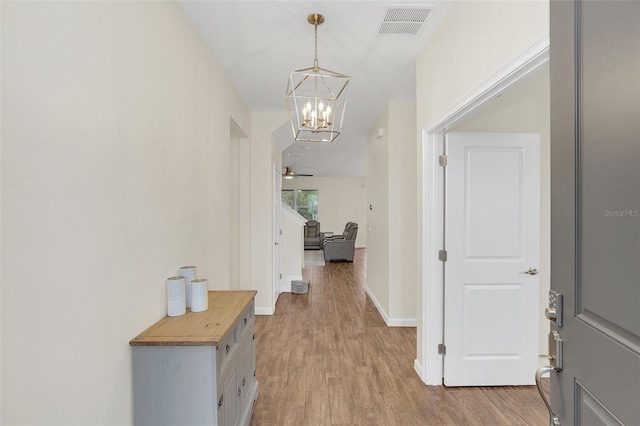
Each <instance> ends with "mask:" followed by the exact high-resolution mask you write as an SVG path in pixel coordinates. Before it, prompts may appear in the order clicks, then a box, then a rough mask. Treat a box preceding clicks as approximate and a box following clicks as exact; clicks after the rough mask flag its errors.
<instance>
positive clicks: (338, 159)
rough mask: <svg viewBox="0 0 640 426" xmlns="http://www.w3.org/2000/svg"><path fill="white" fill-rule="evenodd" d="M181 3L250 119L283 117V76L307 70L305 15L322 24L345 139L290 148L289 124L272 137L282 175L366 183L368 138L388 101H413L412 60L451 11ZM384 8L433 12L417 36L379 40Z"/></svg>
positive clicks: (364, 4) (299, 0) (346, 0)
mask: <svg viewBox="0 0 640 426" xmlns="http://www.w3.org/2000/svg"><path fill="white" fill-rule="evenodd" d="M180 3H181V5H182V7H183V9H184V10H185V12H186V14H187V16H188V17H189V18H190V19H191V21H192V22H193V24H194V25H195V27H196V28H197V30H198V31H199V32H200V34H201V35H202V37H203V38H204V40H205V41H206V43H207V44H208V46H209V47H210V48H211V50H212V52H213V55H214V56H215V58H216V61H217V62H218V63H219V64H220V65H221V66H222V67H223V68H224V69H225V71H226V73H227V75H228V76H229V79H230V80H231V82H232V83H233V84H234V86H235V87H236V88H237V90H238V92H239V93H240V95H241V96H242V98H243V99H244V101H245V102H246V104H247V105H248V107H249V108H250V110H251V111H285V110H286V105H285V100H284V94H285V89H286V86H287V78H288V76H289V72H291V71H292V70H296V69H300V68H306V67H310V66H311V65H312V64H313V45H314V37H313V26H312V25H310V24H309V23H307V15H309V14H311V13H321V14H323V15H324V16H325V18H326V21H325V23H324V24H322V25H320V26H319V27H318V60H319V64H320V66H321V67H322V68H327V69H330V70H333V71H337V72H340V73H343V74H346V75H349V76H351V82H350V93H349V102H348V105H347V110H346V114H345V121H344V125H343V132H342V134H341V135H340V136H339V137H338V138H337V139H336V140H335V141H334V142H333V143H329V144H326V143H312V142H295V143H294V140H293V138H292V136H291V127H290V125H289V124H288V123H283V125H282V126H281V127H280V128H279V129H278V130H276V131H275V132H274V138H276V141H277V142H278V143H279V144H280V145H281V146H288V148H287V149H286V150H285V151H284V153H283V159H282V160H283V167H284V166H291V167H293V169H294V171H296V172H298V173H306V174H313V175H316V176H364V175H366V134H367V132H368V131H369V129H370V128H371V126H372V125H373V124H374V122H375V120H376V119H377V118H378V116H379V114H380V113H381V112H382V110H383V109H384V107H385V106H386V104H387V102H388V101H389V100H391V99H414V98H415V87H416V85H415V58H416V56H417V54H418V53H419V52H420V51H421V50H422V48H423V47H424V45H425V43H426V42H427V40H428V38H429V37H430V36H431V35H432V34H433V32H434V30H435V29H436V28H437V26H438V23H439V22H440V21H441V20H442V17H443V16H444V15H445V13H446V11H447V10H448V9H449V7H450V5H451V1H450V0H449V1H442V0H438V1H433V2H425V1H415V0H414V1H406V0H405V1H398V0H386V1H379V0H378V1H354V0H340V1H317V0H316V1H313V0H311V1H310V0H289V1H269V0H261V1H246V0H234V1H189V0H181V2H180ZM390 6H393V7H400V6H402V7H422V8H424V7H429V8H431V12H430V14H429V18H428V19H427V21H426V23H425V24H424V25H423V27H422V29H421V30H420V31H419V33H418V34H417V35H415V36H407V35H398V36H389V35H384V36H383V35H378V30H379V27H380V24H381V23H382V20H383V18H384V16H385V14H386V12H387V9H388V8H389V7H390ZM290 144H291V145H290ZM289 145H290V146H289Z"/></svg>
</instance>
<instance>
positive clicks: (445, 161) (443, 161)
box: [438, 155, 449, 167]
mask: <svg viewBox="0 0 640 426" xmlns="http://www.w3.org/2000/svg"><path fill="white" fill-rule="evenodd" d="M438 162H439V163H440V167H447V164H449V157H447V156H446V155H441V156H440V157H438Z"/></svg>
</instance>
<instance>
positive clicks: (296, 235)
mask: <svg viewBox="0 0 640 426" xmlns="http://www.w3.org/2000/svg"><path fill="white" fill-rule="evenodd" d="M306 221H307V220H306V219H305V218H304V217H302V216H300V215H299V214H298V213H297V212H295V211H294V210H293V209H291V208H289V206H284V205H283V206H282V223H281V224H282V238H281V240H280V247H281V250H282V258H281V267H282V268H281V271H282V277H283V279H282V287H283V288H286V289H285V290H283V291H291V280H294V279H295V280H301V279H302V266H303V264H304V224H305V223H306Z"/></svg>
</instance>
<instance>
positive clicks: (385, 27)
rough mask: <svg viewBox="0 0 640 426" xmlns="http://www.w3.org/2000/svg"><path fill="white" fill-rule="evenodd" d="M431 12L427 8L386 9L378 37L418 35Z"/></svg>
mask: <svg viewBox="0 0 640 426" xmlns="http://www.w3.org/2000/svg"><path fill="white" fill-rule="evenodd" d="M430 12H431V9H430V8H427V7H413V6H407V7H393V8H389V9H387V13H386V15H385V17H384V18H383V19H382V23H381V24H380V29H379V30H378V35H384V36H394V35H404V36H415V35H418V33H419V32H420V30H421V29H422V27H423V25H424V23H425V22H426V20H427V18H428V17H429V13H430Z"/></svg>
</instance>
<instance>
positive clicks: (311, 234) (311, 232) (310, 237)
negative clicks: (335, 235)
mask: <svg viewBox="0 0 640 426" xmlns="http://www.w3.org/2000/svg"><path fill="white" fill-rule="evenodd" d="M323 240H324V234H323V233H322V232H320V222H318V221H317V220H309V221H307V223H306V225H304V249H305V250H320V249H321V248H322V241H323Z"/></svg>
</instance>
